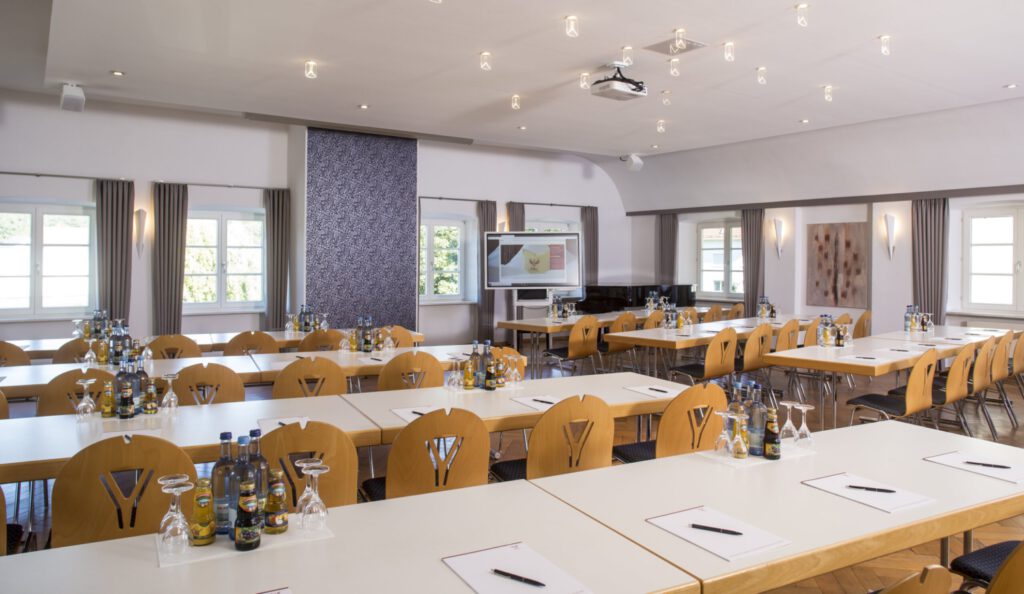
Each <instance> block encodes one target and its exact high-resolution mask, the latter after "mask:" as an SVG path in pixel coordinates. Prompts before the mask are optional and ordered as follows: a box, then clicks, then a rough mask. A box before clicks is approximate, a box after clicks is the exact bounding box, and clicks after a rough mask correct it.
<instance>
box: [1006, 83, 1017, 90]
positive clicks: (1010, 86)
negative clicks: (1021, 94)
mask: <svg viewBox="0 0 1024 594" xmlns="http://www.w3.org/2000/svg"><path fill="white" fill-rule="evenodd" d="M1003 88H1004V89H1016V88H1017V83H1010V84H1008V85H1003Z"/></svg>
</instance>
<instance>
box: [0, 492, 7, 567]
mask: <svg viewBox="0 0 1024 594" xmlns="http://www.w3.org/2000/svg"><path fill="white" fill-rule="evenodd" d="M0 509H2V510H4V535H3V536H4V537H3V538H0V557H3V556H4V555H6V554H7V499H5V498H4V490H3V489H0Z"/></svg>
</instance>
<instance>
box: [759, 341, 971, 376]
mask: <svg viewBox="0 0 1024 594" xmlns="http://www.w3.org/2000/svg"><path fill="white" fill-rule="evenodd" d="M964 344H966V343H950V342H941V341H939V340H935V341H934V342H928V343H927V345H926V344H922V343H915V342H912V341H907V340H904V339H896V338H880V337H877V336H868V337H866V338H858V339H856V340H854V341H853V346H846V347H841V348H840V347H821V346H817V345H814V346H808V347H803V348H798V349H790V350H788V351H778V352H775V353H769V354H767V355H765V356H764V360H765V361H766V362H768V363H769V364H771V365H779V366H782V367H796V368H803V369H816V370H821V371H830V372H837V373H853V374H855V375H863V376H869V377H878V376H881V375H885V374H887V373H892V372H893V371H898V370H901V369H907V368H909V367H913V366H914V363H916V362H917V360H918V359H919V358H921V355H922V354H923V353H924V352H925V351H926V350H928V349H934V350H935V351H936V353H937V354H938V357H939V358H940V359H944V358H947V357H953V356H955V355H956V354H957V353H958V352H959V351H960V349H962V348H963V346H964ZM932 345H934V346H932Z"/></svg>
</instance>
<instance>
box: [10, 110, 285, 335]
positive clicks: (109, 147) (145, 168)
mask: <svg viewBox="0 0 1024 594" xmlns="http://www.w3.org/2000/svg"><path fill="white" fill-rule="evenodd" d="M0 139H2V142H0V171H18V172H37V173H51V174H53V173H56V174H69V175H84V176H88V177H104V178H126V179H132V180H135V207H136V208H143V209H145V210H147V211H148V217H147V219H148V223H147V234H146V245H145V247H144V251H143V253H142V255H141V256H139V255H138V254H137V253H136V252H134V250H133V255H132V303H131V316H130V318H129V322H130V324H131V327H132V333H133V334H135V335H138V336H144V335H146V334H148V333H149V332H150V329H151V327H152V324H151V317H152V286H153V279H152V277H151V258H152V240H153V226H152V221H153V216H152V182H154V181H157V180H165V181H171V182H186V183H187V182H194V183H219V184H235V185H251V186H258V187H284V186H285V185H287V183H288V175H287V165H288V159H287V145H288V134H287V128H286V127H285V126H280V125H272V124H264V123H257V122H250V121H246V120H242V119H240V118H235V117H227V116H219V115H209V114H200V113H194V112H187V111H176V110H170V109H161V108H153V107H140V106H130V105H122V104H112V103H103V102H100V101H89V102H88V103H87V106H86V110H85V111H84V112H82V113H73V112H65V111H61V110H59V109H58V107H57V98H56V97H54V96H49V95H35V94H28V93H18V92H14V91H8V90H0ZM93 192H94V190H93V184H92V182H91V181H88V180H68V179H59V178H49V177H23V176H0V198H2V199H14V200H17V199H22V198H24V199H28V200H42V199H50V200H58V201H71V202H91V203H94V202H95V197H94V195H93ZM190 194H191V196H192V198H193V203H194V204H200V203H204V202H205V203H207V204H215V203H220V204H225V203H244V204H251V203H253V199H254V195H253V194H247V193H246V192H245V191H243V190H226V189H219V190H214V189H210V188H202V189H200V188H199V187H195V186H193V187H192V188H190ZM259 202H262V199H259ZM254 320H255V321H254ZM256 322H258V318H257V317H254V316H253V315H251V314H242V315H232V316H202V317H201V318H192V317H191V316H189V317H186V319H185V320H184V321H183V328H184V330H185V331H196V330H198V329H203V330H206V331H213V330H233V329H244V328H254V327H256V325H255V324H256ZM69 334H70V324H69V323H67V321H58V322H22V323H0V338H26V337H59V336H67V335H69Z"/></svg>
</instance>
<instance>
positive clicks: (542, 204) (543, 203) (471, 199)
mask: <svg viewBox="0 0 1024 594" xmlns="http://www.w3.org/2000/svg"><path fill="white" fill-rule="evenodd" d="M420 200H455V201H456V202H485V200H478V199H475V198H446V197H444V196H420ZM508 202H516V204H522V205H524V206H526V205H528V206H560V207H565V208H583V206H582V205H579V204H550V203H545V202H518V201H516V200H509V201H508Z"/></svg>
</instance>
